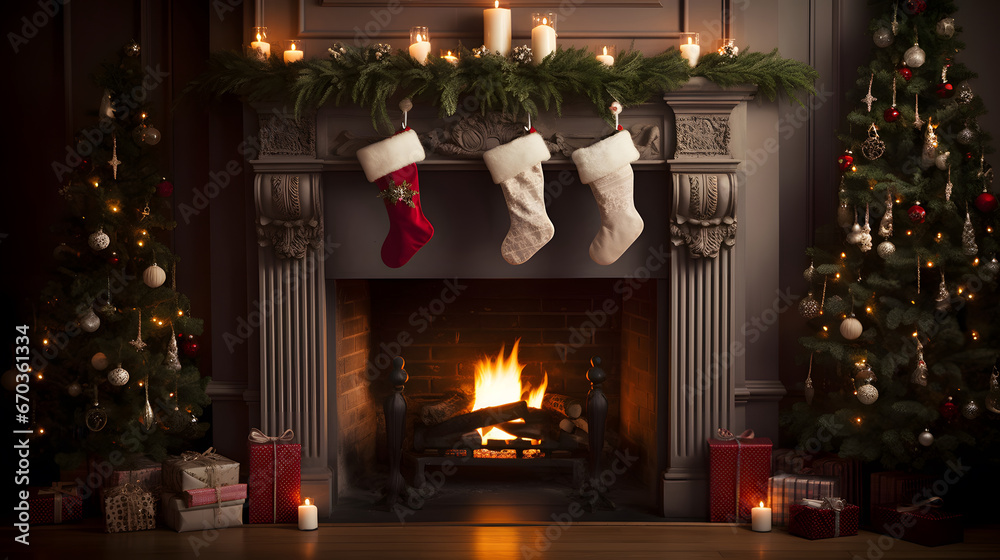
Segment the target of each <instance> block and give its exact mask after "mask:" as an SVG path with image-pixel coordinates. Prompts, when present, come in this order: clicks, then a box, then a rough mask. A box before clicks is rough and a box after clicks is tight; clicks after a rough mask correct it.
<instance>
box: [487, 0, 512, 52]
mask: <svg viewBox="0 0 1000 560" xmlns="http://www.w3.org/2000/svg"><path fill="white" fill-rule="evenodd" d="M483 45H484V46H485V47H486V48H487V49H488V50H489V51H490V52H491V53H496V52H499V53H500V54H501V55H502V56H507V55H508V54H510V8H501V7H500V0H496V1H495V2H493V7H492V8H487V9H485V10H483Z"/></svg>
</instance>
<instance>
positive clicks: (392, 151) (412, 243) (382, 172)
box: [358, 128, 434, 268]
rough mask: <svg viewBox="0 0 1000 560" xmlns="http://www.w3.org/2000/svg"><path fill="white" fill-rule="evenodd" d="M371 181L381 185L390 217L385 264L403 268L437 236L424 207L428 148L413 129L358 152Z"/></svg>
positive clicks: (385, 246) (382, 197) (384, 250)
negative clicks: (422, 177) (422, 178)
mask: <svg viewBox="0 0 1000 560" xmlns="http://www.w3.org/2000/svg"><path fill="white" fill-rule="evenodd" d="M358 160H359V161H360V162H361V167H362V169H364V171H365V176H366V177H367V178H368V181H370V182H373V183H375V184H376V185H378V188H379V194H378V197H379V198H381V199H382V200H383V202H384V203H385V210H386V212H387V213H388V215H389V234H388V235H386V238H385V241H384V242H383V243H382V252H381V254H382V262H383V263H385V265H386V266H388V267H391V268H399V267H401V266H403V265H404V264H406V263H407V262H409V260H410V259H411V258H412V257H413V255H415V254H416V253H417V251H419V250H420V249H421V248H422V247H423V246H424V245H425V244H427V242H428V241H430V240H431V237H433V236H434V226H432V225H431V223H430V221H428V220H427V217H426V216H424V212H423V209H422V207H421V204H420V196H419V195H420V182H419V180H418V176H417V165H416V164H417V162H419V161H423V160H424V148H423V146H421V144H420V139H419V138H417V133H416V132H414V131H413V130H412V129H410V128H405V129H404V130H402V131H400V132H398V133H397V134H395V135H394V136H391V137H389V138H386V139H385V140H381V141H378V142H376V143H374V144H372V145H370V146H365V147H364V148H361V149H360V150H358Z"/></svg>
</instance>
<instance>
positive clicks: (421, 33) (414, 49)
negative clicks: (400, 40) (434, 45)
mask: <svg viewBox="0 0 1000 560" xmlns="http://www.w3.org/2000/svg"><path fill="white" fill-rule="evenodd" d="M429 54H431V37H430V33H429V32H428V31H427V28H426V27H422V26H421V27H411V28H410V56H412V57H413V58H415V59H417V62H419V63H420V64H424V63H425V62H427V55H429Z"/></svg>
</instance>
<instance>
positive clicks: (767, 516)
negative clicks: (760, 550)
mask: <svg viewBox="0 0 1000 560" xmlns="http://www.w3.org/2000/svg"><path fill="white" fill-rule="evenodd" d="M750 528H751V529H753V530H754V531H757V532H758V533H767V532H768V531H770V530H771V508H769V507H764V502H761V503H760V507H755V508H753V509H751V510H750Z"/></svg>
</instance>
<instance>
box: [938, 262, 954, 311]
mask: <svg viewBox="0 0 1000 560" xmlns="http://www.w3.org/2000/svg"><path fill="white" fill-rule="evenodd" d="M950 307H951V294H950V293H948V284H947V283H945V281H944V270H942V271H941V284H939V285H938V293H937V295H936V296H934V308H935V309H937V310H938V311H947V310H948V309H949V308H950Z"/></svg>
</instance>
